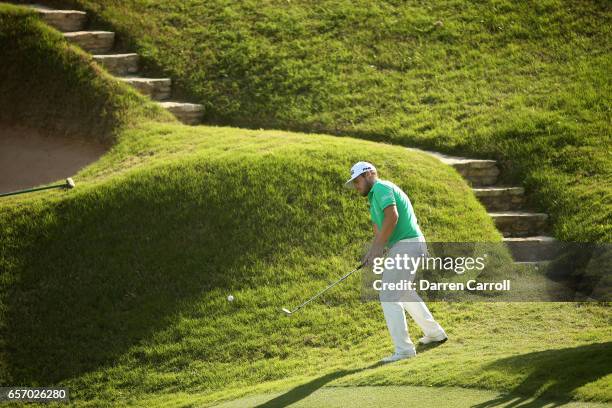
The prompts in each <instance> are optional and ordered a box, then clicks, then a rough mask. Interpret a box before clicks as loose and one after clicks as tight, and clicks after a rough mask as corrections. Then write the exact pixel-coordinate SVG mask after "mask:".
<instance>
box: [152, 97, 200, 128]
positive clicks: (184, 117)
mask: <svg viewBox="0 0 612 408" xmlns="http://www.w3.org/2000/svg"><path fill="white" fill-rule="evenodd" d="M158 104H159V105H160V106H161V107H163V108H165V109H168V110H169V111H170V112H172V114H173V115H174V116H176V117H177V119H178V120H180V121H181V122H183V123H185V124H186V125H197V124H198V123H201V122H202V118H203V116H204V106H202V105H199V104H197V103H187V102H158Z"/></svg>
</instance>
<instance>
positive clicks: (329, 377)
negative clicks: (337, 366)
mask: <svg viewBox="0 0 612 408" xmlns="http://www.w3.org/2000/svg"><path fill="white" fill-rule="evenodd" d="M382 365H383V363H380V362H376V363H374V364H371V365H369V366H367V367H363V368H354V369H352V370H339V371H334V372H333V373H329V374H326V375H324V376H321V377H318V378H315V379H314V380H312V381H310V382H307V383H306V384H302V385H299V386H297V387H295V388H293V389H291V390H290V391H287V392H286V393H284V394H282V395H279V396H278V397H276V398H273V399H271V400H270V401H267V402H264V403H263V404H260V405H257V408H273V407H286V406H288V405H291V404H294V403H296V402H298V401H300V400H302V399H304V398H306V397H308V396H309V395H310V394H312V393H313V392H315V391H317V390H318V389H319V388H321V387H323V386H324V385H325V384H327V383H329V382H331V381H333V380H336V379H338V378H341V377H344V376H347V375H350V374H355V373H358V372H360V371H365V370H371V369H373V368H376V367H380V366H382Z"/></svg>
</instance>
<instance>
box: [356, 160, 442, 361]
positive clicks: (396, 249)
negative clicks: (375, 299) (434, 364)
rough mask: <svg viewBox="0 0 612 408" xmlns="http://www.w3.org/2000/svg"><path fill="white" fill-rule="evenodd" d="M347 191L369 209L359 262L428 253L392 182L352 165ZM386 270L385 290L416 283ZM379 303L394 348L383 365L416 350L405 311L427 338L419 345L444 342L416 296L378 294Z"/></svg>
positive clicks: (401, 271) (409, 276)
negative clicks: (368, 239)
mask: <svg viewBox="0 0 612 408" xmlns="http://www.w3.org/2000/svg"><path fill="white" fill-rule="evenodd" d="M345 186H346V187H348V188H355V189H356V190H357V191H358V192H359V194H361V195H362V196H364V197H365V196H367V197H368V201H369V203H370V216H371V219H372V224H373V227H374V240H373V242H372V245H371V247H370V249H369V251H368V252H367V253H366V255H365V256H364V257H363V259H362V262H364V263H365V264H366V265H373V264H374V262H375V259H376V258H379V257H382V256H383V252H384V250H385V248H387V249H388V253H387V255H388V257H389V258H395V257H396V255H398V254H399V255H400V256H402V257H403V256H405V254H406V255H407V256H409V257H418V256H420V255H421V254H423V253H426V251H427V245H426V243H425V238H424V236H423V234H422V232H421V229H420V228H419V225H418V223H417V219H416V216H415V214H414V211H413V209H412V204H411V203H410V200H409V199H408V196H407V195H406V194H405V193H404V192H403V191H402V190H401V189H400V188H399V187H398V186H396V185H395V184H393V183H392V182H390V181H387V180H381V179H379V178H378V174H377V171H376V168H375V167H374V166H373V165H372V164H371V163H368V162H358V163H356V164H355V165H354V166H353V167H352V168H351V178H350V179H349V180H348V181H347V182H346V183H345ZM385 264H386V262H385ZM386 266H387V265H385V268H384V270H383V278H382V281H383V284H384V282H399V280H400V279H406V280H409V281H412V280H413V279H414V273H410V271H409V270H407V269H402V268H400V267H398V265H395V266H394V267H392V268H387V267H386ZM414 272H416V271H414ZM406 295H407V296H408V298H406ZM398 296H399V297H398ZM400 297H401V298H400ZM379 298H380V301H381V305H382V308H383V313H384V315H385V320H386V322H387V328H388V329H389V334H391V338H392V339H393V343H394V345H395V353H393V354H392V355H391V356H389V357H385V358H383V359H382V360H381V362H383V363H390V362H393V361H397V360H402V359H405V358H410V357H414V356H416V349H415V347H414V344H413V343H412V340H411V339H410V336H409V335H408V326H407V324H406V315H405V314H404V310H406V311H407V312H408V314H410V316H411V317H412V318H413V319H414V321H415V322H416V323H417V324H418V325H419V327H420V328H421V329H422V330H423V333H424V334H425V336H424V337H422V338H421V339H420V340H419V342H420V343H421V344H430V343H436V342H440V343H441V342H444V341H446V339H447V336H446V333H445V332H444V329H442V327H441V326H440V325H439V324H438V322H436V321H435V319H434V318H433V316H432V315H431V312H430V311H429V309H428V308H427V306H426V305H425V303H424V302H423V300H422V299H421V298H420V297H419V295H418V294H417V293H416V291H409V292H408V293H403V294H401V295H398V294H396V295H394V294H391V295H389V294H388V293H386V294H384V295H383V294H382V292H379ZM406 300H407V301H406Z"/></svg>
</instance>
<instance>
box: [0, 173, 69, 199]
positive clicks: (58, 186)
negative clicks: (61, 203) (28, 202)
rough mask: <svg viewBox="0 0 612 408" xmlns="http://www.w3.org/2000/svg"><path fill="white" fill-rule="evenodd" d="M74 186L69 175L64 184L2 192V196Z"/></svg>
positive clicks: (0, 195)
mask: <svg viewBox="0 0 612 408" xmlns="http://www.w3.org/2000/svg"><path fill="white" fill-rule="evenodd" d="M74 186H75V184H74V181H73V180H72V179H71V178H70V177H68V178H67V179H66V182H65V183H63V184H55V185H53V186H47V187H38V188H29V189H27V190H19V191H12V192H10V193H3V194H0V197H7V196H11V195H15V194H23V193H31V192H33V191H40V190H48V189H50V188H74Z"/></svg>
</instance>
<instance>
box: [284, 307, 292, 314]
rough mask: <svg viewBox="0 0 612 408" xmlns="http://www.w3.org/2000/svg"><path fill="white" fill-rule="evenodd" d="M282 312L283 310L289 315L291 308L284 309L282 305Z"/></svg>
mask: <svg viewBox="0 0 612 408" xmlns="http://www.w3.org/2000/svg"><path fill="white" fill-rule="evenodd" d="M283 312H285V313H286V314H287V315H290V314H291V310H289V309H285V308H284V307H283Z"/></svg>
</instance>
